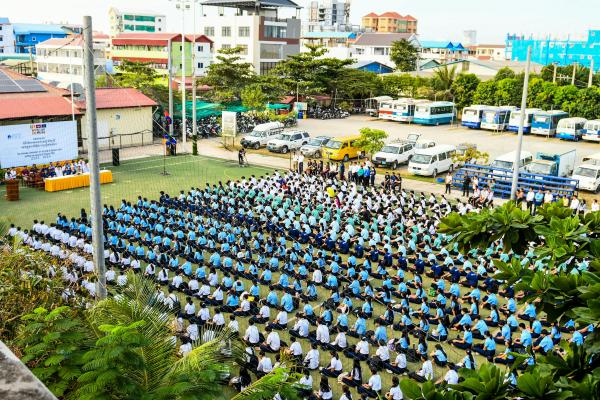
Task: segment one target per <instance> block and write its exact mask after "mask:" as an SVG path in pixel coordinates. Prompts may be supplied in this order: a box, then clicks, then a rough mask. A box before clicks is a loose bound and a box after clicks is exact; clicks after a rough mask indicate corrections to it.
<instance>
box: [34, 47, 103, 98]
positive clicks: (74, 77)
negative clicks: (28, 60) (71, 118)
mask: <svg viewBox="0 0 600 400" xmlns="http://www.w3.org/2000/svg"><path fill="white" fill-rule="evenodd" d="M35 50H36V57H35V61H36V63H37V71H38V72H37V74H38V75H37V78H38V79H39V80H41V81H43V82H46V83H50V84H52V85H54V86H57V87H59V88H63V89H66V88H69V87H70V86H71V85H73V91H74V92H76V93H83V88H84V80H85V76H84V67H83V66H84V60H83V38H82V37H81V36H73V37H66V38H55V39H48V40H46V41H44V42H42V43H40V44H38V45H37V46H36V49H35ZM105 68H106V43H105V42H102V41H101V40H98V41H97V40H94V71H95V73H96V75H102V74H104V73H105Z"/></svg>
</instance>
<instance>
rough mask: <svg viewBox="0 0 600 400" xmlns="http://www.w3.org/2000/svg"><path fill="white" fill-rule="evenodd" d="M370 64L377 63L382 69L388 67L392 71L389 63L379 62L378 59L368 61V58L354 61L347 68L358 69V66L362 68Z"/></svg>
mask: <svg viewBox="0 0 600 400" xmlns="http://www.w3.org/2000/svg"><path fill="white" fill-rule="evenodd" d="M372 64H377V65H379V66H380V67H381V68H382V69H389V70H392V71H393V70H394V69H393V68H392V67H390V66H389V65H385V64H384V63H382V62H379V61H369V60H365V61H358V62H355V63H354V64H351V65H349V68H354V69H359V68H364V67H366V66H368V65H372Z"/></svg>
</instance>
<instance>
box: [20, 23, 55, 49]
mask: <svg viewBox="0 0 600 400" xmlns="http://www.w3.org/2000/svg"><path fill="white" fill-rule="evenodd" d="M13 32H14V35H15V53H19V54H23V53H33V54H35V46H36V45H37V44H39V43H41V42H45V41H46V40H48V39H54V38H57V39H61V38H64V37H67V32H65V31H64V30H63V28H62V26H61V25H47V24H13Z"/></svg>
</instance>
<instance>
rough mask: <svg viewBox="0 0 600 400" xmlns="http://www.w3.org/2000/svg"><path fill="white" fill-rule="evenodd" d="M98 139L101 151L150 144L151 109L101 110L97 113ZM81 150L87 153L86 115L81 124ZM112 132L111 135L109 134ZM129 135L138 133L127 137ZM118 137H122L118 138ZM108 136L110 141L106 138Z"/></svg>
mask: <svg viewBox="0 0 600 400" xmlns="http://www.w3.org/2000/svg"><path fill="white" fill-rule="evenodd" d="M97 118H98V138H99V142H100V143H99V144H100V147H101V148H102V149H107V148H109V147H110V145H111V142H112V147H120V146H123V147H128V146H141V145H148V144H152V107H131V108H115V109H101V110H98V113H97ZM81 126H82V134H81V136H82V139H83V149H84V150H85V151H87V138H88V132H87V115H85V116H84V117H83V119H82V122H81ZM111 132H112V134H111ZM131 133H139V134H136V135H132V136H127V135H128V134H131ZM120 135H123V136H121V137H119V136H120ZM109 136H110V139H108V137H109Z"/></svg>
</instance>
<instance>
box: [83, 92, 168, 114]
mask: <svg viewBox="0 0 600 400" xmlns="http://www.w3.org/2000/svg"><path fill="white" fill-rule="evenodd" d="M156 105H157V103H156V102H155V101H154V100H152V99H151V98H149V97H148V96H146V95H145V94H143V93H142V92H140V91H139V90H137V89H134V88H97V89H96V109H98V110H103V109H109V108H133V107H153V106H156ZM85 107H86V106H85V102H77V108H79V109H82V110H85Z"/></svg>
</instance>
